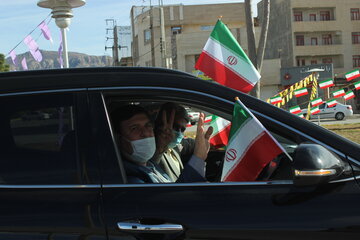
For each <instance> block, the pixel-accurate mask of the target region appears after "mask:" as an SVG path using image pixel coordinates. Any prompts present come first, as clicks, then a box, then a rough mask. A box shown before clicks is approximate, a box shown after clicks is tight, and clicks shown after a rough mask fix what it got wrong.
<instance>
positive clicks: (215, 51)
mask: <svg viewBox="0 0 360 240" xmlns="http://www.w3.org/2000/svg"><path fill="white" fill-rule="evenodd" d="M195 68H196V69H198V70H200V71H202V72H204V73H205V74H206V75H207V76H209V77H211V78H212V79H214V80H215V81H217V82H218V83H220V84H222V85H225V86H227V87H230V88H233V89H236V90H239V91H241V92H245V93H247V92H249V91H250V90H251V89H252V88H253V87H254V85H255V84H256V83H257V81H258V80H259V79H260V74H259V72H258V71H257V70H256V68H255V67H254V66H253V64H252V63H251V61H250V59H249V58H248V57H247V56H246V54H245V52H244V51H243V49H242V48H241V47H240V45H239V43H238V42H237V41H236V39H235V38H234V36H233V35H232V33H231V32H230V30H229V29H228V28H227V27H226V25H225V24H224V23H223V22H222V21H220V20H218V21H217V23H216V25H215V27H214V30H213V31H212V32H211V34H210V38H209V39H208V41H207V42H206V44H205V47H204V49H203V51H202V53H201V55H200V57H199V59H198V61H197V62H196V64H195Z"/></svg>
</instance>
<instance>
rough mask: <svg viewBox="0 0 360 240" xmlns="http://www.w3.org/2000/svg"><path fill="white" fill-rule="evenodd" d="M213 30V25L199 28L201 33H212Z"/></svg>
mask: <svg viewBox="0 0 360 240" xmlns="http://www.w3.org/2000/svg"><path fill="white" fill-rule="evenodd" d="M213 29H214V25H203V26H200V30H201V31H212V30H213Z"/></svg>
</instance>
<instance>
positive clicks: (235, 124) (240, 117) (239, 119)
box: [228, 102, 252, 145]
mask: <svg viewBox="0 0 360 240" xmlns="http://www.w3.org/2000/svg"><path fill="white" fill-rule="evenodd" d="M234 119H236V121H234ZM251 119H252V116H251V115H250V113H249V112H248V111H246V110H245V109H244V108H243V107H242V106H241V105H240V104H239V103H237V102H235V106H234V113H233V120H232V121H231V129H230V137H229V139H231V138H232V136H234V135H235V134H236V133H237V132H238V131H240V130H241V128H242V126H244V125H245V124H244V123H246V122H247V121H248V120H251ZM228 145H229V144H228Z"/></svg>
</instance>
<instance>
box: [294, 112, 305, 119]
mask: <svg viewBox="0 0 360 240" xmlns="http://www.w3.org/2000/svg"><path fill="white" fill-rule="evenodd" d="M296 115H297V116H299V117H301V118H305V117H304V114H302V113H299V114H296Z"/></svg>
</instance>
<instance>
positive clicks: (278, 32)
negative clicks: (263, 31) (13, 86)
mask: <svg viewBox="0 0 360 240" xmlns="http://www.w3.org/2000/svg"><path fill="white" fill-rule="evenodd" d="M258 8H259V12H261V11H262V2H260V3H259V4H258ZM270 8H271V11H270V24H269V33H268V40H267V46H266V53H265V58H276V57H279V58H280V59H281V66H282V67H295V66H308V65H315V64H328V63H332V64H333V69H334V76H335V77H336V76H337V77H339V78H342V77H343V76H344V73H346V72H349V71H351V70H352V69H354V68H358V67H360V1H358V0H328V1H313V0H271V1H270ZM259 16H260V17H261V15H259ZM260 22H261V19H260ZM282 77H284V76H282ZM357 94H359V93H357ZM359 103H360V102H359V98H358V100H357V103H355V105H357V104H359Z"/></svg>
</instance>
